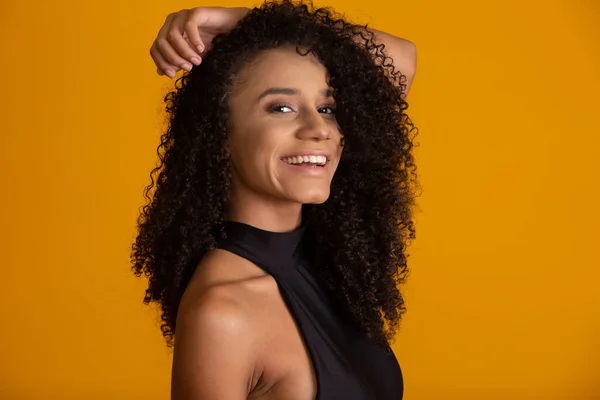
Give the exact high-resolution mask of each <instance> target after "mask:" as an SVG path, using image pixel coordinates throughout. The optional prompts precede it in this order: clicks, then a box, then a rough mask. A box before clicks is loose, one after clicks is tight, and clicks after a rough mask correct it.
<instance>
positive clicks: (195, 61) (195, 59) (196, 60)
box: [190, 57, 200, 65]
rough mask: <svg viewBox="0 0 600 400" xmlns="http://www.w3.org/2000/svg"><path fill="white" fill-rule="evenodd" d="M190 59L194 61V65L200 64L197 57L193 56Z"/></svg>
mask: <svg viewBox="0 0 600 400" xmlns="http://www.w3.org/2000/svg"><path fill="white" fill-rule="evenodd" d="M190 61H191V62H193V63H194V65H200V60H199V59H198V58H196V57H192V58H191V59H190Z"/></svg>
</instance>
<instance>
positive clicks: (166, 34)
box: [154, 10, 192, 71]
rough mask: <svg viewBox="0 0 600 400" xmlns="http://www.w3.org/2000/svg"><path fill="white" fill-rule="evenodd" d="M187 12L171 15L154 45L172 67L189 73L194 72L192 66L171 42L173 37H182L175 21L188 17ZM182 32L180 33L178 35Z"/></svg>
mask: <svg viewBox="0 0 600 400" xmlns="http://www.w3.org/2000/svg"><path fill="white" fill-rule="evenodd" d="M185 11H186V10H182V11H179V12H178V13H177V14H169V15H168V16H167V19H166V20H165V23H164V25H163V26H162V28H161V29H160V31H159V33H158V36H157V38H156V40H155V41H154V45H155V47H156V49H157V50H158V52H159V53H160V55H161V56H162V58H163V59H164V60H166V62H167V63H169V64H171V66H174V67H177V69H179V68H183V69H185V70H187V71H191V70H192V65H191V64H190V63H189V61H187V60H186V59H185V58H182V57H181V56H180V55H179V54H178V53H177V51H176V50H175V49H174V48H173V46H172V44H171V41H173V39H172V37H173V36H177V35H179V36H182V35H183V32H182V30H181V28H178V27H177V24H176V23H175V21H176V20H177V18H179V17H180V16H182V15H184V16H185V15H186V14H187V13H186V12H185ZM177 32H180V33H177Z"/></svg>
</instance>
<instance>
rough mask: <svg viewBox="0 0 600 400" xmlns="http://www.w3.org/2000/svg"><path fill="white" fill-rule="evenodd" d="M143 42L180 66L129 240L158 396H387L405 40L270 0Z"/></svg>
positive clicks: (402, 195) (402, 269)
mask: <svg viewBox="0 0 600 400" xmlns="http://www.w3.org/2000/svg"><path fill="white" fill-rule="evenodd" d="M380 42H381V43H383V44H384V45H385V52H384V51H383V50H384V48H383V46H380ZM151 54H152V57H153V59H154V61H155V63H156V64H157V67H158V72H159V73H161V74H165V75H168V76H171V77H173V76H174V74H175V72H177V70H179V69H185V70H188V71H189V72H188V73H185V74H184V75H183V76H182V77H181V78H180V79H178V80H177V82H176V87H175V89H174V90H173V91H172V92H171V93H169V94H168V95H167V97H166V99H165V100H166V102H167V111H168V113H169V127H168V130H167V132H166V133H165V134H164V135H163V137H162V141H161V144H160V146H159V155H160V161H161V163H160V165H159V167H157V168H156V169H155V170H154V171H153V174H154V173H156V172H159V173H158V176H157V180H156V181H155V180H154V178H153V179H152V184H151V185H150V186H149V187H148V188H147V190H146V195H147V196H148V200H149V204H148V205H146V206H145V207H144V209H143V212H142V215H141V216H140V219H139V224H140V231H139V235H138V237H137V240H136V243H135V244H134V248H133V254H132V259H133V262H134V264H135V265H134V267H133V268H134V271H135V273H136V274H137V275H138V276H139V275H141V274H142V273H144V274H145V275H146V276H147V277H148V278H149V287H148V289H147V291H146V296H145V299H144V301H145V302H146V303H150V302H159V303H160V304H161V307H162V320H163V325H162V330H163V334H164V336H165V337H166V339H167V343H168V344H169V345H174V356H173V375H172V398H173V399H203V400H210V399H232V400H235V399H240V400H241V399H286V400H289V399H298V400H308V399H338V398H339V399H400V398H401V397H402V391H403V383H402V375H401V372H400V368H399V365H398V362H397V360H396V358H395V357H394V354H393V353H392V352H391V350H390V347H389V344H388V341H389V340H390V339H392V338H393V335H394V332H395V330H396V329H397V327H398V325H399V322H400V317H401V314H402V313H403V312H404V302H403V299H402V296H401V294H400V292H399V290H398V284H399V283H402V282H403V280H404V278H405V276H406V274H407V267H406V255H405V249H406V246H407V245H408V241H409V240H410V239H412V238H414V225H413V221H412V212H411V210H412V206H413V203H414V191H415V189H416V187H417V186H418V185H417V181H416V173H415V169H416V167H415V165H414V160H413V156H412V153H411V151H412V147H413V145H412V142H411V140H412V138H413V137H414V134H415V132H416V130H414V128H413V126H412V124H411V123H410V120H409V119H408V118H407V116H406V115H405V114H404V111H405V110H406V108H407V103H406V101H405V99H404V98H405V96H406V93H407V91H408V87H409V84H410V81H411V80H412V76H413V74H414V65H415V61H414V56H415V51H414V46H412V45H411V44H410V42H407V41H404V40H402V39H398V38H394V37H393V36H391V35H387V34H385V33H382V32H375V36H373V33H372V32H371V31H369V30H368V29H366V28H365V27H360V26H355V25H352V24H349V23H347V22H345V21H344V20H342V19H340V18H339V17H338V16H337V15H336V14H334V13H333V12H332V11H330V10H327V9H317V10H314V9H313V8H311V7H308V6H306V5H303V4H296V3H292V2H290V1H288V0H284V1H283V2H277V3H275V2H268V3H265V4H263V5H262V6H261V7H259V8H255V9H253V10H247V9H239V8H236V9H225V8H198V9H193V10H183V11H180V12H179V13H176V14H171V15H170V16H169V17H168V18H167V20H166V22H165V24H164V26H163V27H162V29H161V30H160V32H159V35H158V38H157V39H156V41H155V42H154V44H153V46H152V49H151ZM386 54H389V55H390V56H391V57H388V56H386ZM392 59H393V61H394V66H392V65H391V62H392ZM192 64H193V65H195V66H193V67H192ZM396 66H400V71H398V70H397V69H395V68H394V67H396ZM402 69H404V70H402ZM152 189H155V191H154V193H153V197H152V199H150V197H149V192H150V191H151V190H152ZM173 339H174V340H173Z"/></svg>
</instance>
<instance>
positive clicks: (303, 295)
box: [218, 221, 404, 400]
mask: <svg viewBox="0 0 600 400" xmlns="http://www.w3.org/2000/svg"><path fill="white" fill-rule="evenodd" d="M224 231H225V232H226V238H223V239H220V240H219V245H218V247H219V248H221V249H224V250H228V251H230V252H232V253H234V254H237V255H239V256H241V257H243V258H245V259H247V260H249V261H250V262H252V263H254V264H256V265H257V266H258V267H260V268H261V269H263V270H264V271H266V272H267V273H268V274H269V275H271V276H272V277H273V278H274V279H275V281H276V282H277V284H278V287H279V291H280V293H281V295H282V298H283V299H284V301H285V302H286V305H287V307H288V309H289V311H290V313H291V315H292V317H293V318H294V320H295V321H296V323H297V325H298V327H299V330H300V332H301V334H302V336H303V340H304V342H305V344H306V347H307V349H308V352H309V355H310V358H311V360H312V364H313V367H314V370H315V374H316V379H317V396H316V399H315V400H334V399H343V400H400V399H402V394H403V389H404V385H403V379H402V372H401V370H400V366H399V365H398V362H397V360H396V357H395V356H394V353H393V352H392V350H391V349H390V347H389V346H387V345H385V346H382V345H381V344H378V343H376V342H375V341H374V340H372V339H368V338H367V337H365V336H364V335H360V334H358V333H357V331H356V330H353V329H351V328H349V326H348V325H347V324H345V323H344V322H343V321H342V319H341V317H340V316H339V313H338V312H336V309H335V307H334V306H333V304H332V303H331V301H330V299H329V297H328V295H327V294H326V292H325V290H324V289H323V288H322V287H321V286H320V284H319V282H318V280H317V278H316V275H315V274H314V273H313V270H312V267H311V265H310V262H309V260H310V257H309V256H308V254H311V253H310V243H311V241H310V240H307V234H306V229H305V228H303V227H301V228H299V229H297V230H295V231H292V232H271V231H265V230H262V229H259V228H256V227H253V226H250V225H247V224H244V223H241V222H234V221H226V222H225V223H224Z"/></svg>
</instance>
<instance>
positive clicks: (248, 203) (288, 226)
mask: <svg viewBox="0 0 600 400" xmlns="http://www.w3.org/2000/svg"><path fill="white" fill-rule="evenodd" d="M226 219H228V220H231V221H237V222H243V223H245V224H248V225H252V226H255V227H257V228H260V229H263V230H265V231H272V232H290V231H293V230H295V229H297V228H298V227H299V226H300V223H301V222H302V204H300V203H294V202H291V201H289V200H281V199H276V198H273V197H268V196H266V195H262V194H259V193H257V192H255V191H252V190H250V189H248V188H244V187H239V186H238V185H232V190H231V195H230V198H229V204H228V210H227V216H226Z"/></svg>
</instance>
